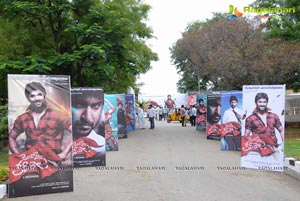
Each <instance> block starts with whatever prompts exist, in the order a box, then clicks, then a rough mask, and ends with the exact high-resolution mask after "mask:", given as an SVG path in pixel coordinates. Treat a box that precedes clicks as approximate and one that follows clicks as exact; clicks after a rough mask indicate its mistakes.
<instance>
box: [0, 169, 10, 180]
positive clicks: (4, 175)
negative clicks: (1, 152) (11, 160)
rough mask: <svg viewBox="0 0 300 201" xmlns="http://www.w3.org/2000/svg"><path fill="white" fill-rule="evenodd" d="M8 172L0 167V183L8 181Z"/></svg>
mask: <svg viewBox="0 0 300 201" xmlns="http://www.w3.org/2000/svg"><path fill="white" fill-rule="evenodd" d="M8 175H9V170H8V168H6V167H2V166H0V183H1V182H4V181H6V180H7V179H8Z"/></svg>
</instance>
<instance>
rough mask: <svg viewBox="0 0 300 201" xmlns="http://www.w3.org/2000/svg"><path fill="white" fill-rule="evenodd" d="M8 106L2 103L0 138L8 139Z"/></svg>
mask: <svg viewBox="0 0 300 201" xmlns="http://www.w3.org/2000/svg"><path fill="white" fill-rule="evenodd" d="M7 111H8V106H7V104H5V105H0V140H2V139H8V126H7V124H8V117H7Z"/></svg>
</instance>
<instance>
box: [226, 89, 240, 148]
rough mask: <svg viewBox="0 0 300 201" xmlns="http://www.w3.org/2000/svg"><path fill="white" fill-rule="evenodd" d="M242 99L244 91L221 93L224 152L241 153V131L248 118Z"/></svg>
mask: <svg viewBox="0 0 300 201" xmlns="http://www.w3.org/2000/svg"><path fill="white" fill-rule="evenodd" d="M242 97H243V92H242V91H226V92H221V105H222V107H221V116H222V119H221V123H222V135H221V150H222V151H241V129H242V126H243V125H244V120H245V117H246V113H245V112H244V111H243V110H242V108H243V99H242Z"/></svg>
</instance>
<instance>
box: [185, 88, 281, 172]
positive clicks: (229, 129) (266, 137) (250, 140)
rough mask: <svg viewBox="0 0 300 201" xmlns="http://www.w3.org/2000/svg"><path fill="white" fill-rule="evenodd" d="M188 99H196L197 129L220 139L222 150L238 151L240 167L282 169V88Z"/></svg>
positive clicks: (209, 137)
mask: <svg viewBox="0 0 300 201" xmlns="http://www.w3.org/2000/svg"><path fill="white" fill-rule="evenodd" d="M189 96H194V97H193V98H189V99H190V100H193V99H194V98H195V97H197V117H196V130H206V136H207V139H211V140H220V142H221V143H220V144H221V148H220V149H221V150H222V151H240V152H241V166H243V167H247V168H254V169H264V170H272V171H283V170H284V167H283V165H284V164H283V161H284V152H283V150H284V122H285V119H284V110H285V85H259V86H257V85H245V86H243V91H223V92H213V93H209V94H204V93H201V94H196V93H191V94H190V95H189Z"/></svg>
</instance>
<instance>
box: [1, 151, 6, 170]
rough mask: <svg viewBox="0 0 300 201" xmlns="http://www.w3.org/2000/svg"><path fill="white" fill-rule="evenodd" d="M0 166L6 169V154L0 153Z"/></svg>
mask: <svg viewBox="0 0 300 201" xmlns="http://www.w3.org/2000/svg"><path fill="white" fill-rule="evenodd" d="M0 166H4V167H8V152H7V151H0Z"/></svg>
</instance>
